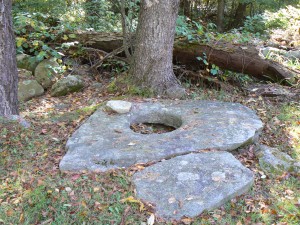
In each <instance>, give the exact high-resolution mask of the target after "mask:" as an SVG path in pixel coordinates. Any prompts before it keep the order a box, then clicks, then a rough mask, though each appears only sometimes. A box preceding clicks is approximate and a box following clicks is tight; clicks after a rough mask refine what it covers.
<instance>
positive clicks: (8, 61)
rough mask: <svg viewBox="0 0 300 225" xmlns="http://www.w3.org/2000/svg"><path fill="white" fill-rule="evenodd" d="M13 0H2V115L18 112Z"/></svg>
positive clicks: (0, 80) (0, 77) (0, 87)
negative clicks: (12, 14)
mask: <svg viewBox="0 0 300 225" xmlns="http://www.w3.org/2000/svg"><path fill="white" fill-rule="evenodd" d="M11 7H12V1H11V0H0V116H8V115H15V114H18V113H19V111H18V71H17V63H16V50H15V38H14V32H13V26H12V18H11Z"/></svg>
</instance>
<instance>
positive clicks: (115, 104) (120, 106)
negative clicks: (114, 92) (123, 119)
mask: <svg viewBox="0 0 300 225" xmlns="http://www.w3.org/2000/svg"><path fill="white" fill-rule="evenodd" d="M106 106H107V107H108V108H109V109H111V110H113V111H114V112H116V113H120V114H122V113H128V112H129V111H130V109H131V107H132V104H131V102H126V101H121V100H111V101H108V102H107V103H106Z"/></svg>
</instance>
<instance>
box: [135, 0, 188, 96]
mask: <svg viewBox="0 0 300 225" xmlns="http://www.w3.org/2000/svg"><path fill="white" fill-rule="evenodd" d="M178 8H179V0H143V1H142V2H141V9H140V15H139V23H138V27H137V32H136V42H135V52H134V55H133V60H132V63H131V69H130V74H131V76H132V78H133V79H134V80H135V81H136V82H137V84H138V85H140V86H142V87H143V88H150V89H151V90H153V91H154V92H155V93H156V94H159V95H162V94H163V95H164V94H166V95H167V96H169V97H174V98H179V97H182V96H183V95H184V93H185V91H184V89H183V88H182V87H181V86H180V85H179V82H178V80H177V79H176V77H175V75H174V72H173V64H172V61H173V60H172V59H173V54H172V52H173V45H174V36H175V26H176V17H177V13H178Z"/></svg>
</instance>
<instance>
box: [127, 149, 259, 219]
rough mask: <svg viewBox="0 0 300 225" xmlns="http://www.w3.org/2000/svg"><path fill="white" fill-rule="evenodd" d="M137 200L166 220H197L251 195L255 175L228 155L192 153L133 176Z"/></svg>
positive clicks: (163, 162)
mask: <svg viewBox="0 0 300 225" xmlns="http://www.w3.org/2000/svg"><path fill="white" fill-rule="evenodd" d="M133 182H134V184H135V186H136V191H137V197H138V198H140V199H142V200H144V201H146V202H151V203H153V204H154V205H155V206H156V214H157V216H159V217H162V218H164V219H167V220H169V219H176V220H178V219H180V218H181V217H183V216H187V217H194V216H197V215H199V214H201V213H202V212H203V211H204V210H212V209H214V208H217V207H219V206H221V205H222V204H224V203H225V202H226V201H228V200H230V199H232V198H233V197H235V196H238V195H241V194H243V193H245V192H246V191H248V189H249V188H250V187H251V186H252V184H253V182H254V179H253V174H252V172H251V171H250V170H249V169H247V168H246V167H244V166H243V165H242V164H241V163H240V162H239V161H238V160H237V159H235V158H234V156H233V155H232V154H230V153H228V152H207V153H197V154H195V153H192V154H188V155H184V156H177V157H175V158H172V159H170V160H165V161H162V162H160V163H157V164H155V165H152V166H150V167H147V168H146V169H144V170H143V171H140V172H137V173H135V174H134V176H133Z"/></svg>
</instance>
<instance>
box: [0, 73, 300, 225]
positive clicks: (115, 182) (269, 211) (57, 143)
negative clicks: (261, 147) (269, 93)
mask: <svg viewBox="0 0 300 225" xmlns="http://www.w3.org/2000/svg"><path fill="white" fill-rule="evenodd" d="M85 81H86V87H85V88H84V89H83V90H82V91H81V92H78V93H73V94H70V95H67V96H64V97H58V98H57V97H51V96H50V95H49V94H46V95H44V96H42V97H39V98H35V99H32V100H30V101H28V102H26V103H23V104H22V105H21V115H22V116H23V117H24V118H25V119H26V120H28V121H29V122H30V123H31V127H30V128H28V129H25V128H23V127H21V126H20V125H18V124H17V123H9V124H4V125H3V124H2V125H1V126H2V127H1V129H0V180H1V183H0V224H59V225H62V224H103V225H104V224H105V225H106V224H120V225H125V224H147V219H148V218H149V217H150V215H151V214H152V213H153V208H152V207H150V206H148V205H147V204H145V205H144V204H143V203H141V202H140V201H139V200H137V199H135V191H134V187H133V185H132V183H131V176H132V174H133V173H134V170H123V169H122V170H112V171H109V172H106V173H91V172H86V173H80V174H78V173H61V172H60V170H59V167H58V165H59V162H60V160H61V159H62V157H63V156H64V154H65V153H66V149H65V144H66V141H67V139H68V137H69V136H70V135H71V134H72V133H73V132H74V130H76V129H77V128H78V127H79V126H80V125H81V124H82V123H83V122H84V121H85V120H86V119H87V118H88V117H89V116H90V115H91V114H92V113H93V112H94V111H95V110H96V109H97V107H98V106H99V105H101V104H104V103H105V102H106V101H107V100H111V99H126V100H128V101H133V102H134V101H142V100H143V97H140V96H135V95H129V94H128V93H127V92H128V90H123V91H122V90H120V91H114V92H109V89H110V88H111V85H109V83H110V81H111V79H110V78H105V79H103V80H102V85H103V86H102V87H101V88H99V87H97V86H93V85H92V83H93V82H95V81H94V80H93V79H92V78H90V77H86V78H85ZM223 84H224V86H223V87H225V86H226V87H227V88H221V89H219V90H216V89H214V88H211V87H205V86H204V85H203V84H201V83H197V82H187V81H185V82H184V85H185V86H186V88H187V93H188V95H187V97H186V98H187V99H198V100H202V99H205V100H211V101H228V102H239V103H241V104H243V105H245V106H248V107H249V108H251V109H253V110H254V111H256V113H257V114H258V116H259V117H260V118H261V120H262V121H263V122H264V130H263V133H262V135H261V137H260V143H262V144H266V145H268V146H271V147H278V148H279V149H280V150H282V151H283V152H286V153H288V154H289V155H291V156H292V157H293V158H294V159H297V160H300V138H299V135H300V106H299V102H295V101H293V100H291V99H289V98H284V97H262V96H256V95H254V94H253V95H250V94H247V93H245V92H244V91H241V90H240V89H238V88H236V87H234V86H232V85H230V84H228V83H223ZM126 93H127V94H126ZM1 142H2V143H1ZM1 147H2V150H1ZM235 157H236V158H237V159H239V160H240V161H241V163H242V164H243V165H245V166H246V167H248V168H249V169H251V170H252V171H253V173H254V174H255V184H254V186H253V188H252V189H251V190H250V191H249V192H248V193H247V194H245V195H242V196H240V197H237V198H234V199H232V200H231V201H229V202H227V203H226V204H225V205H224V206H222V207H220V208H218V209H216V210H213V211H209V212H205V213H203V214H201V215H200V216H198V217H196V218H193V219H191V218H184V219H182V220H181V221H173V222H165V221H163V220H161V219H159V218H156V221H155V224H195V225H196V224H236V225H242V224H251V225H252V224H257V225H258V224H278V225H279V224H281V225H285V224H286V225H292V224H295V225H296V224H299V221H300V175H299V174H295V173H290V172H285V173H283V174H280V175H272V174H266V173H265V172H263V171H262V170H261V168H260V167H259V164H258V159H257V158H256V156H255V154H254V147H253V145H249V146H246V147H244V148H242V149H239V151H237V152H236V153H235ZM149 224H151V223H149Z"/></svg>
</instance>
